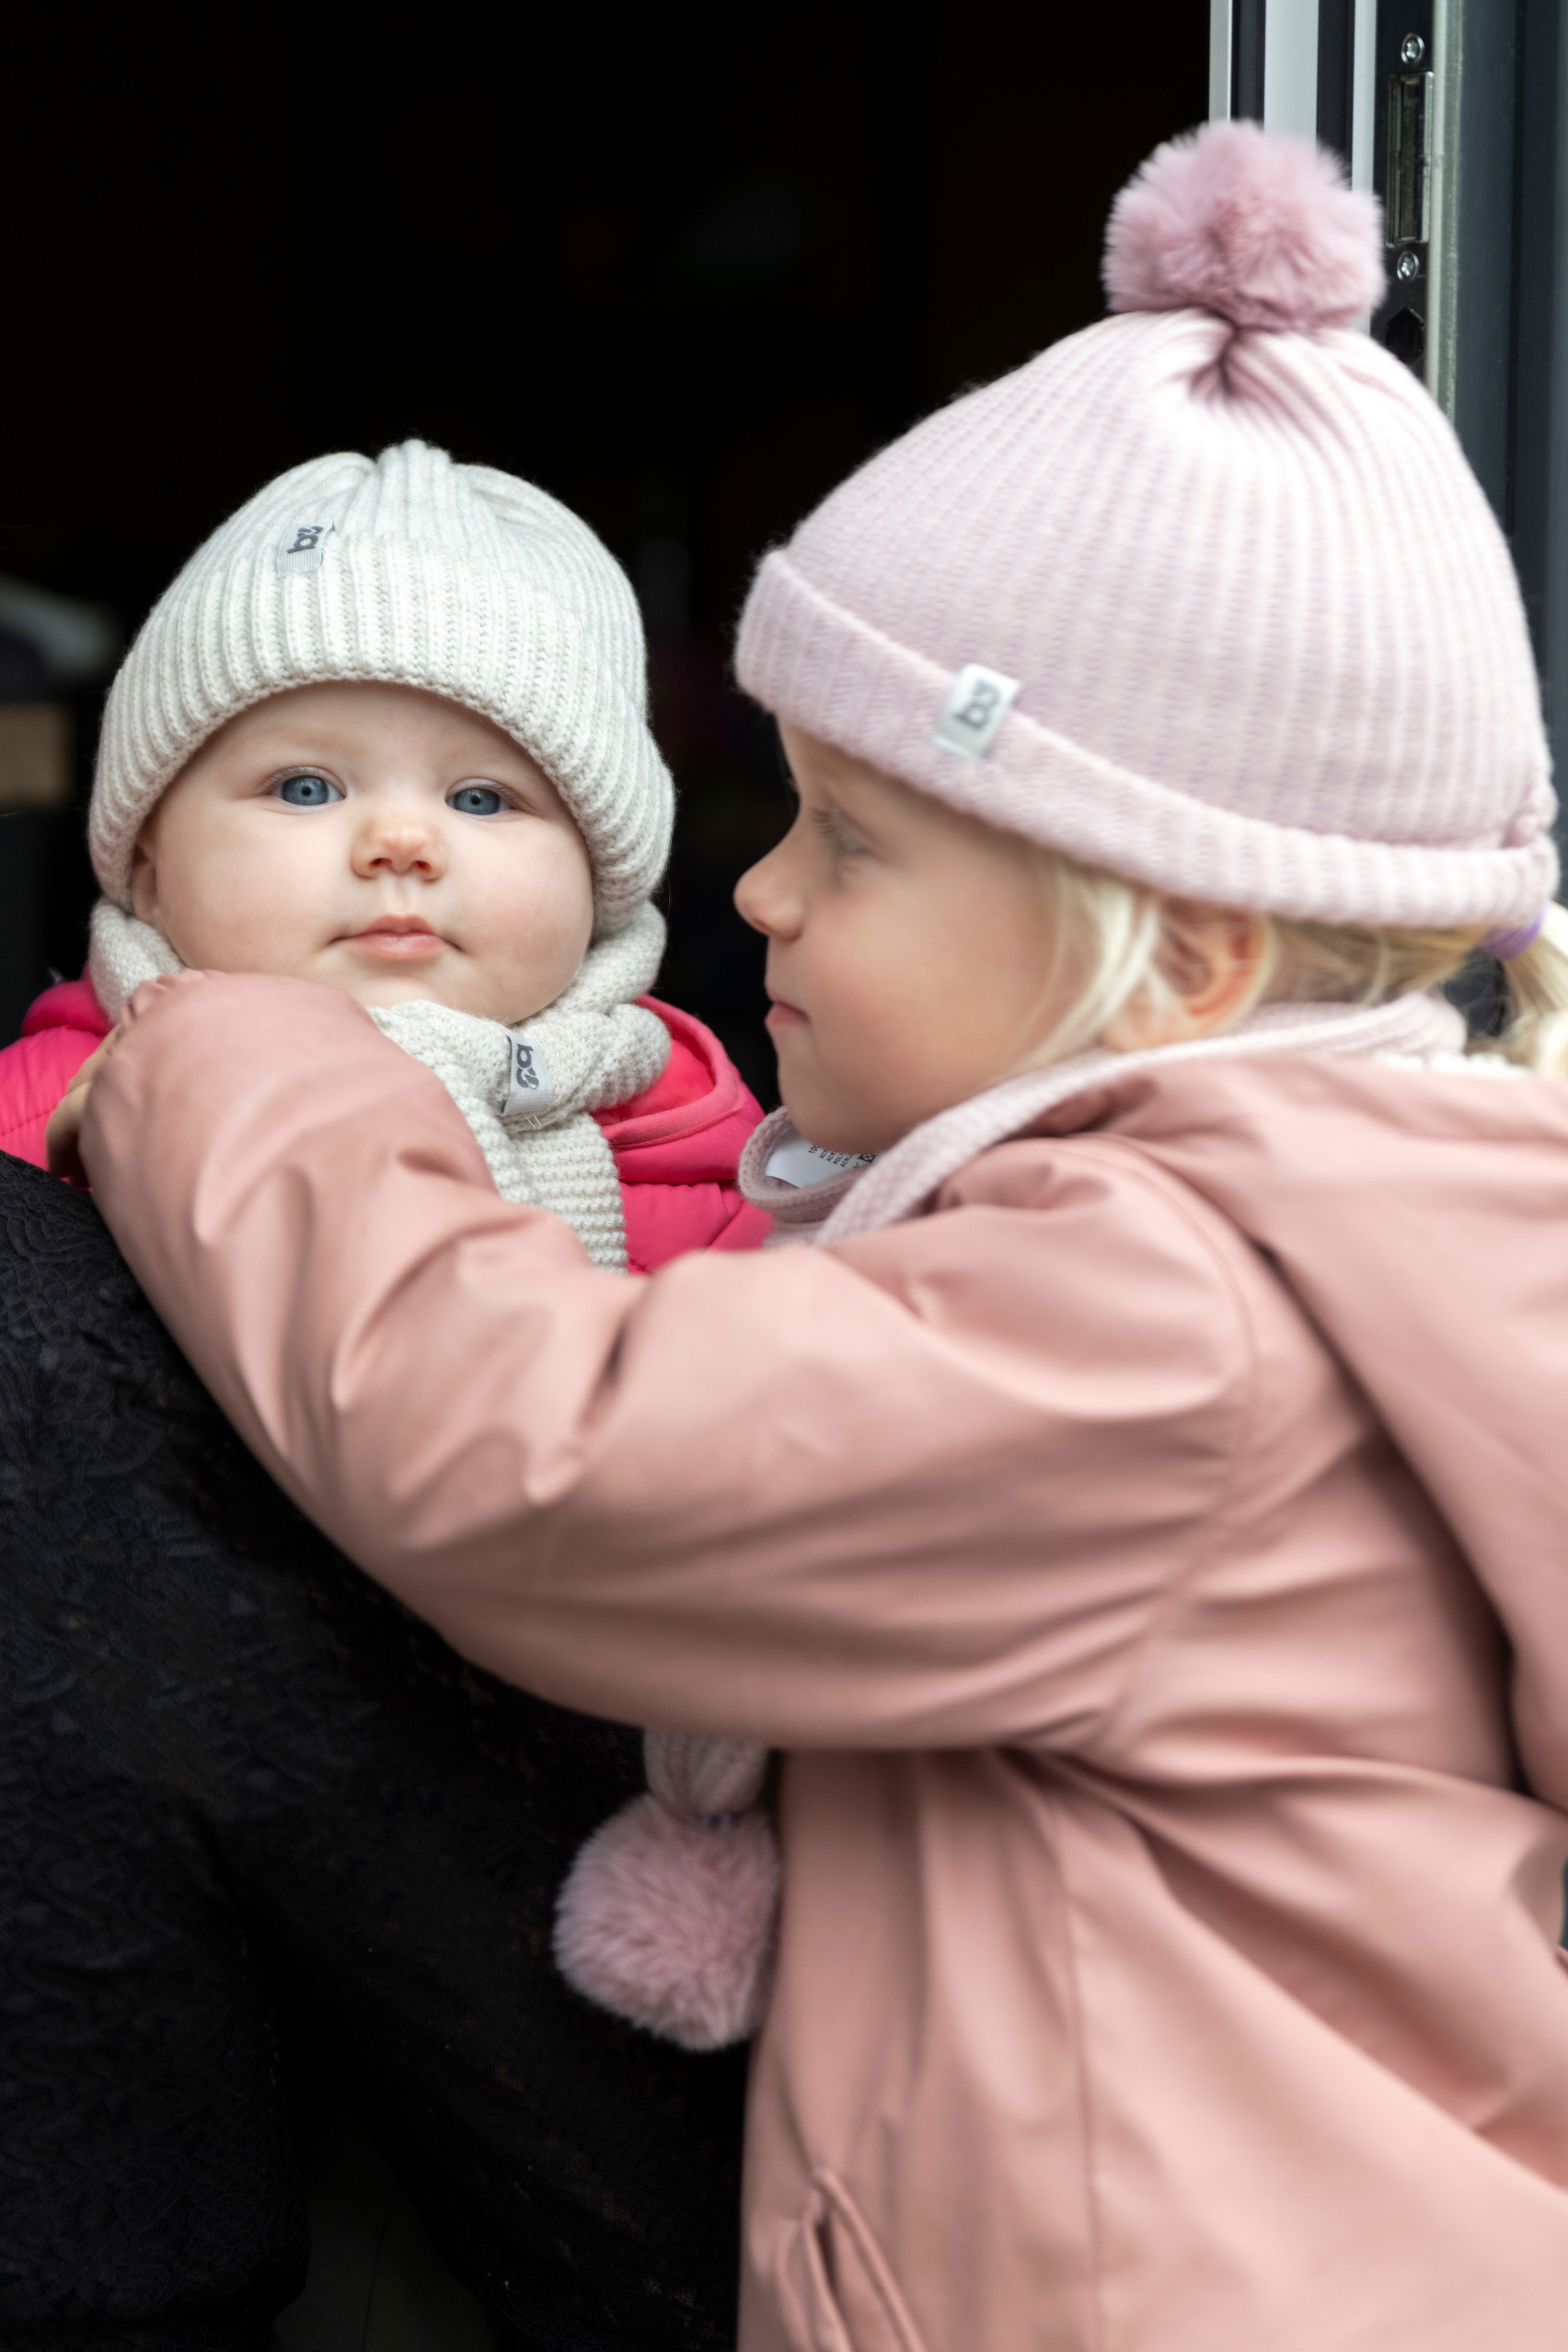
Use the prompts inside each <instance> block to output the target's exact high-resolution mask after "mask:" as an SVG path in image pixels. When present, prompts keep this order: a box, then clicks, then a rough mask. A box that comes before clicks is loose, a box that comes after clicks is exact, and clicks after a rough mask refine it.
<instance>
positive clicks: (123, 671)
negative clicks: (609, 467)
mask: <svg viewBox="0 0 1568 2352" xmlns="http://www.w3.org/2000/svg"><path fill="white" fill-rule="evenodd" d="M329 678H374V679H378V680H381V681H383V682H386V683H389V684H394V685H402V686H418V687H424V688H428V689H429V690H430V691H431V692H432V693H434V694H443V695H446V696H448V697H449V698H451V699H452V700H453V701H455V702H461V703H463V704H465V706H466V707H467V708H468V709H471V710H476V711H478V712H479V713H480V714H481V715H482V716H483V717H484V718H486V719H492V720H493V721H494V722H495V724H496V725H497V727H499V728H501V729H503V730H505V732H506V733H507V734H508V735H510V736H511V737H512V738H513V740H514V741H516V742H517V743H520V744H521V746H522V748H523V749H524V751H527V752H528V754H529V755H530V757H532V758H533V759H535V760H537V761H538V763H539V765H540V767H541V768H543V769H544V771H545V772H546V774H547V775H549V778H550V780H551V782H553V783H554V784H555V785H556V787H557V789H558V790H559V793H560V794H561V797H562V799H563V800H564V801H565V802H566V804H567V806H568V807H569V808H570V811H571V814H572V815H573V817H574V818H575V819H576V821H577V823H578V824H579V825H580V828H581V831H582V835H583V838H584V840H585V842H586V843H587V845H588V851H589V856H590V857H591V860H592V864H593V875H594V889H595V898H596V903H597V907H598V921H599V929H600V931H601V933H602V932H607V931H612V930H615V929H618V928H619V927H620V925H621V924H622V922H624V920H625V919H626V918H627V916H628V915H629V914H631V912H632V910H633V908H636V907H637V906H639V905H640V904H641V903H642V902H643V900H644V899H645V898H647V897H648V895H649V893H650V891H652V890H653V888H654V887H655V885H656V884H657V882H658V880H659V877H660V876H661V874H662V873H663V872H664V860H665V858H666V856H668V854H669V845H670V828H671V823H672V819H673V815H674V794H673V791H672V787H671V783H670V777H669V772H668V770H667V769H666V768H665V766H664V761H663V760H662V759H661V758H660V756H659V751H658V747H657V745H656V744H655V743H654V741H653V736H652V734H651V733H650V732H649V729H648V716H647V686H646V671H645V662H644V656H643V627H642V621H641V617H640V615H639V614H638V610H637V604H636V599H635V597H634V596H633V594H632V588H631V583H629V582H628V580H627V578H626V575H625V573H624V572H622V569H621V567H620V565H619V564H618V563H617V562H615V560H614V558H613V557H612V555H611V554H610V553H609V551H608V550H607V549H606V548H604V547H603V546H602V545H601V542H600V541H599V540H598V539H596V538H595V536H594V534H593V532H592V531H591V530H589V528H588V525H587V524H586V523H584V522H582V521H580V520H579V519H578V517H577V516H576V515H574V514H572V513H571V512H570V510H569V509H567V508H566V507H563V506H562V505H561V504H560V503H559V500H558V499H552V498H550V497H549V496H548V494H547V493H546V492H545V491H543V490H539V489H536V488H534V487H533V486H532V485H531V484H530V483H528V482H521V481H518V480H517V479H516V478H514V477H513V476H512V475H510V474H500V473H497V472H495V471H493V470H492V468H491V467H487V466H459V465H456V464H455V463H454V462H453V460H452V459H451V458H450V457H448V456H447V455H446V453H445V451H444V450H442V449H431V448H427V447H426V446H425V445H424V444H423V442H421V441H406V442H404V443H403V444H402V446H401V447H399V448H395V449H386V450H383V451H382V455H381V456H380V457H377V458H374V459H372V458H370V457H358V456H355V455H352V454H347V455H343V456H340V457H317V458H313V459H312V460H311V461H310V462H309V464H308V465H304V466H297V467H294V469H293V471H292V472H290V473H287V474H281V475H279V477H278V478H277V480H276V481H275V482H271V483H269V484H268V485H267V488H266V489H264V490H259V491H258V492H257V493H256V497H255V498H253V499H250V500H249V501H248V503H247V504H246V505H245V506H243V507H241V509H239V511H238V513H237V514H235V515H232V516H231V517H230V518H229V520H228V521H227V522H225V523H224V524H223V525H222V526H221V527H220V528H219V529H218V530H215V531H214V533H213V536H212V537H211V539H209V540H208V541H207V542H206V544H205V546H204V547H201V548H198V549H197V551H196V552H195V554H194V555H193V557H192V558H191V560H190V562H188V563H187V564H186V566H185V568H184V570H183V572H181V573H180V575H179V577H178V578H177V579H176V580H175V581H174V582H173V583H172V585H171V586H170V587H169V588H168V589H166V590H165V592H164V593H163V595H162V598H161V599H160V600H159V602H158V604H156V605H155V606H154V608H153V610H152V614H151V615H150V617H149V619H148V621H147V623H146V625H145V626H144V627H143V629H142V630H141V635H139V636H138V638H137V640H136V642H135V644H134V645H133V646H132V647H131V651H130V653H129V654H128V655H127V656H126V658H125V661H124V663H123V665H122V666H121V667H120V674H119V676H118V677H116V679H115V681H114V685H113V687H112V688H111V689H110V697H109V704H108V708H107V709H106V711H105V714H104V723H103V735H102V740H101V742H100V745H99V755H98V772H97V775H96V777H95V779H94V782H93V792H92V808H91V813H90V815H89V842H90V845H91V848H92V859H93V865H94V866H95V867H96V869H97V873H98V878H99V882H100V883H101V884H102V886H103V888H104V891H105V892H106V894H107V895H108V897H109V898H110V899H112V900H113V901H114V902H115V903H116V904H117V905H118V906H120V907H122V908H128V907H129V906H130V903H131V900H130V887H129V885H130V874H131V851H132V849H133V847H134V845H135V842H136V836H137V835H138V833H139V832H140V830H141V826H142V824H144V822H145V821H146V818H147V816H148V815H149V814H150V813H151V811H152V808H153V807H154V806H155V804H156V803H157V801H158V799H159V797H160V795H161V794H162V793H163V791H164V790H165V788H166V787H167V786H168V785H169V784H170V783H171V782H172V781H173V779H174V777H175V776H176V775H177V774H178V773H179V771H180V770H181V768H183V765H184V764H185V761H187V760H189V759H190V757H191V755H192V753H193V752H194V751H197V750H199V748H200V747H201V745H202V744H203V743H204V742H205V740H207V738H208V736H210V735H212V734H214V733H215V732H216V730H217V729H218V728H220V727H221V726H222V725H223V724H224V721H225V719H232V718H233V717H234V716H235V713H236V712H238V711H241V710H245V709H249V707H250V706H251V705H252V704H253V703H256V702H261V701H263V700H265V698H267V696H268V695H270V694H278V693H281V692H283V691H284V690H285V689H286V688H289V687H295V686H309V685H315V684H317V683H319V682H321V681H324V680H327V679H329Z"/></svg>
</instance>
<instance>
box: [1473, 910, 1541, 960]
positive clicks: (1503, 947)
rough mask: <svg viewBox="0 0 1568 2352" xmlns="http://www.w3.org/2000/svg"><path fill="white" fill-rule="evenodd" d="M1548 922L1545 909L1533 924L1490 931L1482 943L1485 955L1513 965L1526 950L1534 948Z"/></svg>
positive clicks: (1482, 950) (1522, 924)
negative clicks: (1517, 957)
mask: <svg viewBox="0 0 1568 2352" xmlns="http://www.w3.org/2000/svg"><path fill="white" fill-rule="evenodd" d="M1545 920H1546V909H1545V908H1544V907H1542V909H1541V912H1540V914H1539V915H1537V917H1536V918H1535V920H1534V922H1533V923H1521V924H1520V926H1519V927H1518V929H1516V930H1511V931H1489V932H1488V933H1487V935H1486V937H1485V939H1484V940H1482V941H1481V952H1482V954H1483V955H1490V956H1496V958H1497V960H1498V961H1499V963H1511V962H1512V961H1513V959H1514V957H1515V956H1521V955H1522V954H1523V953H1524V950H1525V949H1526V948H1532V947H1533V946H1534V945H1535V942H1536V940H1538V939H1539V938H1540V937H1541V927H1542V924H1543V923H1544V922H1545Z"/></svg>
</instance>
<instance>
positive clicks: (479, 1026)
mask: <svg viewBox="0 0 1568 2352" xmlns="http://www.w3.org/2000/svg"><path fill="white" fill-rule="evenodd" d="M663 952H664V918H663V917H662V916H661V915H660V914H659V913H658V911H657V909H656V908H653V907H647V906H644V907H642V908H639V909H638V911H637V912H636V914H634V915H633V916H632V918H631V919H630V921H629V922H627V923H626V924H624V925H623V926H622V929H621V930H620V931H618V932H616V933H615V934H614V935H613V936H612V937H611V938H608V939H601V940H597V941H596V942H595V944H594V945H593V946H592V947H591V948H590V949H589V950H588V953H587V955H586V956H585V957H584V959H583V961H582V964H581V967H580V970H579V971H578V973H577V976H576V978H575V979H574V980H573V981H572V982H571V984H570V987H569V988H567V989H566V990H564V991H563V992H562V993H561V994H560V995H559V997H557V999H556V1001H555V1003H553V1004H552V1005H550V1006H549V1008H548V1010H546V1011H545V1012H543V1013H536V1014H535V1015H534V1017H533V1018H532V1019H531V1020H529V1021H524V1022H519V1023H518V1024H517V1027H516V1028H515V1029H508V1028H506V1027H504V1026H503V1024H501V1023H500V1022H499V1021H486V1020H485V1019H483V1018H482V1017H481V1016H479V1015H478V1014H476V1013H456V1012H454V1011H453V1009H452V1007H451V1006H450V1005H446V1004H433V1003H427V1002H425V1001H423V999H422V1000H419V1001H417V1002H415V1003H409V1004H396V1005H389V1006H384V1007H378V1008H375V1009H372V1011H371V1020H372V1021H373V1022H374V1023H375V1024H376V1026H377V1027H378V1028H379V1029H380V1030H381V1031H382V1034H384V1035H386V1036H388V1037H390V1038H391V1039H392V1042H393V1043H394V1044H395V1045H401V1046H402V1050H403V1051H404V1053H406V1054H410V1055H413V1058H414V1059H415V1060H416V1061H420V1062H423V1064H424V1066H425V1067H426V1068H427V1069H429V1070H432V1071H434V1074H435V1076H437V1077H438V1078H439V1079H440V1080H441V1083H442V1085H443V1086H444V1087H445V1088H446V1091H447V1093H448V1094H449V1095H450V1096H451V1097H452V1099H453V1101H454V1102H455V1104H456V1106H457V1108H458V1109H459V1110H460V1111H461V1112H462V1114H463V1116H464V1118H465V1119H466V1120H467V1122H468V1124H469V1126H470V1128H471V1129H473V1131H474V1135H475V1139H476V1141H477V1143H478V1145H479V1148H480V1150H482V1151H483V1153H484V1154H485V1160H486V1165H487V1167H488V1168H489V1171H490V1173H491V1175H492V1177H493V1178H494V1179H495V1182H496V1189H497V1192H499V1193H500V1194H501V1196H502V1198H503V1200H507V1201H520V1202H528V1203H529V1204H531V1205H535V1206H538V1207H539V1208H543V1209H549V1210H552V1211H553V1212H554V1213H555V1214H556V1215H557V1216H558V1217H564V1218H565V1220H566V1222H567V1223H568V1224H569V1225H570V1226H572V1227H573V1228H574V1230H575V1231H576V1233H577V1235H578V1237H579V1239H580V1241H581V1243H582V1245H583V1247H584V1248H585V1249H586V1250H587V1252H588V1254H589V1255H590V1256H591V1258H592V1259H593V1261H594V1263H595V1265H603V1266H609V1267H611V1268H612V1269H613V1270H614V1271H616V1272H618V1273H624V1271H625V1268H626V1226H625V1220H624V1217H623V1216H622V1206H621V1181H620V1178H619V1176H618V1175H617V1173H616V1168H615V1160H614V1156H613V1154H612V1151H611V1149H610V1146H609V1145H608V1143H606V1141H605V1139H604V1137H603V1135H602V1133H601V1130H600V1128H599V1125H598V1122H597V1121H596V1120H595V1119H594V1118H592V1117H591V1113H592V1112H593V1111H596V1110H609V1109H611V1108H613V1107H614V1106H615V1105H616V1104H617V1103H623V1102H630V1101H631V1099H632V1097H633V1096H634V1095H639V1094H641V1093H642V1092H643V1089H644V1088H645V1087H651V1086H653V1084H654V1083H655V1082H656V1081H657V1080H658V1079H659V1078H660V1077H662V1076H664V1067H665V1065H666V1064H667V1062H668V1060H669V1058H670V1033H669V1031H668V1030H667V1029H666V1028H665V1026H664V1023H663V1022H662V1021H661V1020H660V1018H659V1016H658V1014H657V1013H651V1012H649V1011H648V1009H647V1008H646V1006H644V1005H641V1004H635V1003H632V1001H631V1000H632V998H633V997H636V996H640V995H642V994H643V992H644V991H645V990H646V989H648V988H649V987H651V986H652V984H653V979H654V977H655V975H656V973H657V971H658V969H659V959H660V956H661V955H662V954H663ZM183 968H184V967H183V965H182V963H181V961H180V959H179V957H178V956H177V955H176V954H175V953H174V950H173V949H172V947H171V946H170V945H169V943H168V941H167V940H165V939H164V938H163V937H162V934H161V933H160V932H158V931H155V930H154V929H152V926H151V925H150V924H148V923H143V922H141V921H139V920H138V919H137V918H136V917H135V916H134V915H123V914H121V913H120V909H119V908H117V907H113V906H111V905H110V903H109V901H108V900H107V899H103V900H100V901H99V906H98V908H97V909H96V911H95V913H94V915H93V920H92V950H91V954H90V956H89V964H88V971H89V978H90V979H91V981H92V983H93V987H94V989H95V991H96V992H97V995H98V999H99V1003H100V1004H101V1005H102V1006H103V1009H104V1011H105V1012H106V1013H108V1014H109V1015H110V1019H111V1020H118V1019H119V1017H120V1013H121V1011H122V1010H123V1008H124V1005H125V1002H126V999H127V998H128V997H129V996H130V995H131V992H133V991H134V990H135V989H137V988H139V987H140V986H141V982H143V981H144V980H152V979H154V978H156V977H157V976H158V975H159V974H160V973H163V972H173V971H183ZM515 1037H521V1038H523V1039H524V1040H525V1041H526V1042H527V1043H528V1045H530V1046H531V1047H532V1048H533V1049H534V1052H535V1055H536V1056H538V1057H539V1059H540V1060H541V1061H542V1064H543V1066H544V1067H545V1068H546V1069H547V1070H548V1072H549V1084H550V1090H551V1100H550V1105H549V1109H548V1110H547V1111H545V1112H544V1113H543V1114H542V1115H538V1116H529V1115H528V1114H522V1115H514V1116H510V1117H508V1116H506V1115H505V1107H506V1104H507V1097H508V1094H509V1091H510V1086H511V1067H512V1041H513V1039H514V1038H515Z"/></svg>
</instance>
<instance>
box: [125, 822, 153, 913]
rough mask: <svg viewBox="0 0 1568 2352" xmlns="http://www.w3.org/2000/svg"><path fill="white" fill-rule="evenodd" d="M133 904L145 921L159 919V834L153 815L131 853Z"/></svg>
mask: <svg viewBox="0 0 1568 2352" xmlns="http://www.w3.org/2000/svg"><path fill="white" fill-rule="evenodd" d="M131 911H132V913H133V914H136V915H139V916H140V917H141V920H142V921H143V922H144V923H152V924H154V925H155V924H156V923H157V921H158V834H157V828H156V826H155V824H154V823H153V821H152V818H151V817H149V818H148V820H147V823H146V824H144V825H143V826H142V828H141V832H140V833H139V834H138V835H137V837H136V846H135V848H134V849H133V850H132V851H131Z"/></svg>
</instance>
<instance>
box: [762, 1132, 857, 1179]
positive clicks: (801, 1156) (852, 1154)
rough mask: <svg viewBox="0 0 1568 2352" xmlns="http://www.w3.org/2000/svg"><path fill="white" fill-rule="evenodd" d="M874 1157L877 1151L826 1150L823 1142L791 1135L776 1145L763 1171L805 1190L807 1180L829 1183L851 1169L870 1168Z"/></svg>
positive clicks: (767, 1174) (769, 1154)
mask: <svg viewBox="0 0 1568 2352" xmlns="http://www.w3.org/2000/svg"><path fill="white" fill-rule="evenodd" d="M875 1158H876V1154H875V1152H874V1151H824V1150H823V1149H822V1147H821V1144H820V1143H808V1142H807V1140H806V1139H805V1137H804V1136H803V1135H791V1136H788V1137H786V1139H785V1140H784V1141H783V1142H782V1143H779V1144H776V1145H775V1147H774V1149H773V1150H771V1151H770V1152H769V1153H768V1165H767V1166H766V1168H764V1170H763V1171H762V1172H763V1174H764V1175H765V1176H771V1177H772V1178H773V1179H774V1181H775V1182H776V1183H779V1184H793V1185H794V1186H795V1187H796V1189H797V1191H800V1192H804V1190H805V1189H806V1187H807V1185H808V1184H826V1183H828V1182H829V1181H831V1178H833V1177H834V1176H841V1175H843V1174H844V1172H845V1171H846V1170H848V1169H852V1168H855V1169H859V1168H869V1167H870V1166H871V1163H872V1161H873V1160H874V1159H875Z"/></svg>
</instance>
